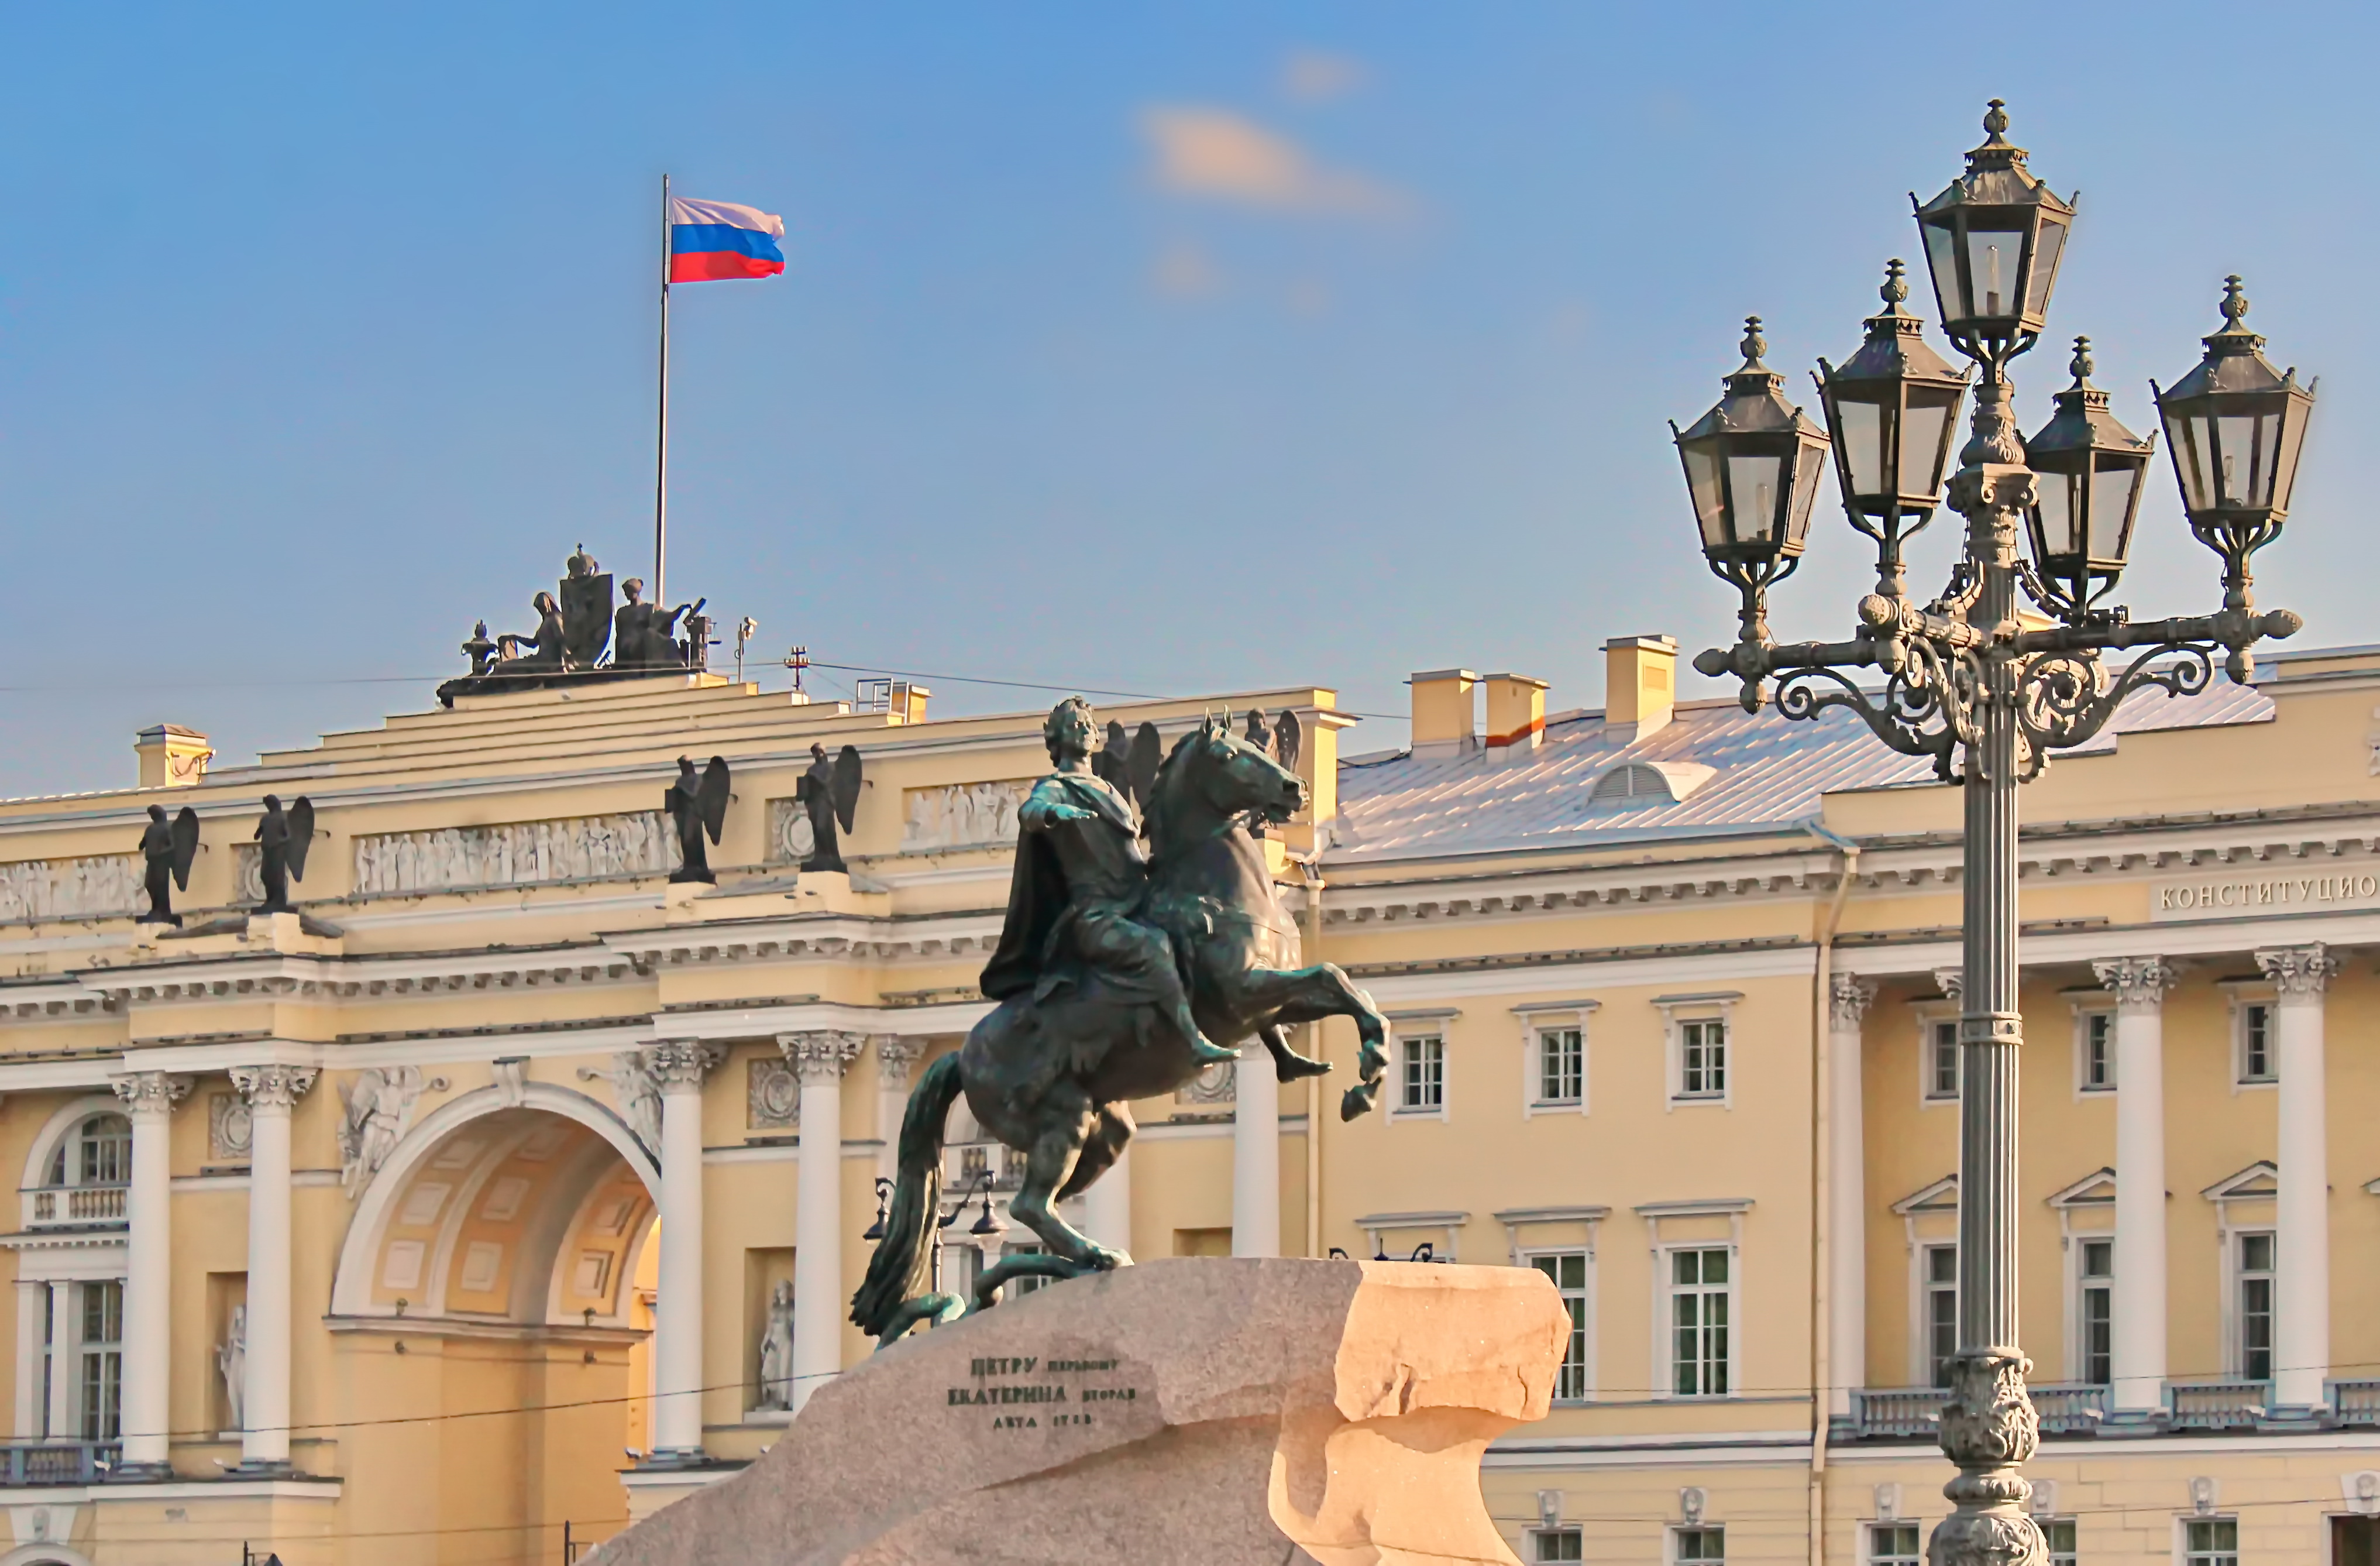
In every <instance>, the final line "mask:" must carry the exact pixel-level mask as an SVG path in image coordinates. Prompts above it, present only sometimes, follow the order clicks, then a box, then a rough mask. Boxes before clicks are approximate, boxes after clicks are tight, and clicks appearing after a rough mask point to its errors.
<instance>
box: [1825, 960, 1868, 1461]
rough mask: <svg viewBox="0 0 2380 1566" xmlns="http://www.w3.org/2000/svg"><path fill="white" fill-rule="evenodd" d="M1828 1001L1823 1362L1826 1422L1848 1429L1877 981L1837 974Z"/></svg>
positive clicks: (1859, 1328)
mask: <svg viewBox="0 0 2380 1566" xmlns="http://www.w3.org/2000/svg"><path fill="white" fill-rule="evenodd" d="M1827 1000H1828V1007H1827V1032H1828V1038H1827V1073H1828V1095H1827V1101H1828V1121H1829V1122H1830V1127H1831V1129H1830V1136H1831V1142H1830V1145H1829V1147H1828V1158H1827V1188H1828V1204H1827V1220H1828V1234H1829V1237H1830V1238H1831V1240H1832V1244H1831V1246H1830V1247H1829V1249H1828V1256H1827V1263H1828V1275H1827V1288H1828V1296H1829V1304H1830V1305H1831V1307H1832V1315H1831V1317H1830V1318H1829V1325H1828V1336H1827V1358H1828V1365H1829V1366H1832V1368H1833V1372H1834V1373H1833V1376H1832V1378H1831V1379H1832V1380H1833V1383H1834V1384H1833V1385H1832V1386H1830V1387H1828V1389H1827V1414H1828V1418H1830V1419H1836V1420H1845V1421H1847V1420H1849V1419H1850V1418H1851V1415H1852V1388H1854V1387H1859V1386H1864V1385H1865V1384H1866V1381H1867V1159H1866V1152H1867V1146H1866V1139H1865V1136H1864V1133H1863V1131H1862V1129H1861V1118H1862V1117H1861V1108H1862V1097H1861V1083H1860V1038H1861V1032H1860V1029H1861V1024H1862V1023H1863V1021H1864V1019H1865V1018H1866V1016H1867V1009H1868V1006H1869V1004H1870V1003H1871V1002H1874V1001H1875V1000H1876V981H1875V980H1874V979H1867V978H1862V977H1860V976H1859V975H1857V974H1850V973H1839V974H1836V975H1835V976H1834V980H1833V983H1832V984H1831V985H1830V986H1829V993H1828V997H1827Z"/></svg>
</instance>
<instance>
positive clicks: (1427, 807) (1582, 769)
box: [1330, 679, 2273, 862]
mask: <svg viewBox="0 0 2380 1566" xmlns="http://www.w3.org/2000/svg"><path fill="white" fill-rule="evenodd" d="M2272 716H2273V702H2272V698H2270V697H2268V696H2266V695H2265V693H2264V692H2262V691H2260V690H2257V689H2256V688H2254V687H2253V686H2234V685H2231V684H2229V683H2228V682H2226V681H2223V680H2220V679H2218V680H2217V681H2216V684H2215V685H2214V686H2211V687H2210V688H2209V689H2207V690H2206V691H2204V692H2203V693H2201V694H2199V695H2197V696H2194V697H2184V698H2172V697H2168V696H2167V695H2166V694H2165V693H2164V692H2163V691H2160V690H2144V691H2138V692H2135V693H2134V694H2133V695H2132V696H2131V698H2128V699H2126V701H2125V702H2124V704H2123V706H2122V707H2121V708H2119V710H2117V713H2116V717H2115V720H2114V721H2113V722H2110V723H2109V724H2108V725H2107V731H2106V732H2105V733H2103V734H2101V735H2100V736H2099V737H2098V738H2097V739H2096V740H2095V741H2094V742H2092V743H2091V744H2089V745H2085V746H2081V747H2075V748H2074V749H2072V750H2069V751H2062V752H2059V753H2058V754H2061V755H2090V754H2094V753H2105V752H2107V751H2108V750H2112V749H2113V748H2114V747H2115V745H2116V741H2117V738H2118V736H2119V735H2121V734H2142V733H2147V732H2150V731H2153V730H2158V729H2182V728H2214V727H2220V726H2224V725H2228V724H2232V723H2253V722H2270V721H2271V719H2272ZM1629 762H1645V763H1652V764H1655V765H1658V766H1672V765H1678V764H1683V765H1684V766H1686V767H1690V768H1693V767H1707V768H1710V769H1711V770H1712V771H1711V773H1710V775H1709V776H1708V777H1707V778H1706V779H1705V780H1704V781H1702V782H1701V783H1699V785H1698V786H1695V787H1694V788H1693V789H1692V790H1691V792H1689V793H1688V794H1687V795H1686V797H1684V798H1683V799H1670V798H1666V797H1663V796H1661V795H1658V794H1657V795H1649V796H1648V795H1641V794H1640V795H1636V796H1634V797H1629V798H1617V799H1602V800H1598V799H1597V798H1595V797H1594V795H1595V785H1596V783H1597V781H1598V780H1600V779H1602V778H1603V777H1604V776H1605V775H1606V774H1607V773H1609V771H1611V770H1612V769H1613V768H1615V767H1617V766H1620V765H1622V764H1624V763H1629ZM1682 775H1684V776H1688V777H1691V776H1692V774H1691V773H1686V774H1682ZM1933 781H1934V769H1933V763H1932V762H1931V761H1930V760H1927V759H1925V758H1921V757H1913V756H1903V755H1901V754H1900V752H1898V751H1896V750H1892V749H1890V748H1888V747H1887V746H1886V745H1885V744H1884V742H1883V741H1881V740H1879V739H1877V738H1876V736H1875V735H1874V734H1871V733H1869V731H1868V728H1867V725H1866V724H1865V723H1864V722H1861V721H1860V720H1859V718H1858V717H1857V716H1855V715H1854V714H1852V713H1851V712H1849V711H1846V710H1843V709H1840V708H1831V709H1828V710H1827V711H1825V712H1824V713H1822V714H1820V716H1818V717H1817V718H1815V719H1813V720H1810V721H1807V722H1789V721H1787V720H1786V719H1783V718H1781V717H1779V715H1778V714H1777V713H1776V712H1775V711H1774V710H1769V709H1767V708H1764V709H1763V710H1760V711H1758V712H1756V713H1747V712H1745V711H1744V710H1743V708H1742V707H1740V706H1738V705H1737V704H1736V703H1734V702H1732V701H1728V702H1713V703H1695V704H1692V705H1688V704H1681V705H1680V706H1679V707H1678V709H1677V711H1676V715H1675V717H1674V718H1673V720H1672V721H1671V722H1670V723H1669V724H1667V725H1666V726H1664V727H1663V728H1661V729H1659V730H1658V731H1656V732H1655V733H1654V734H1650V735H1648V736H1646V737H1645V738H1642V739H1637V738H1635V737H1634V725H1633V724H1621V725H1617V726H1616V732H1615V726H1614V725H1610V724H1608V723H1606V722H1605V721H1604V716H1603V714H1602V713H1600V712H1571V713H1563V714H1560V715H1558V716H1556V717H1554V718H1552V719H1550V720H1548V722H1547V724H1546V730H1545V736H1544V738H1543V740H1542V741H1541V742H1540V744H1539V745H1538V747H1537V749H1536V752H1535V753H1534V754H1533V755H1531V756H1529V757H1527V758H1526V759H1519V760H1491V759H1489V757H1488V754H1487V753H1486V752H1485V751H1482V750H1479V749H1472V750H1470V751H1469V752H1468V753H1467V754H1464V755H1461V756H1447V757H1435V758H1427V759H1420V758H1416V757H1415V756H1414V755H1413V754H1412V753H1411V752H1403V753H1399V754H1396V755H1393V756H1390V757H1389V758H1387V759H1381V760H1369V759H1351V760H1349V761H1346V762H1343V763H1342V765H1341V767H1340V769H1339V808H1340V819H1339V821H1338V823H1337V824H1336V826H1335V828H1334V830H1333V835H1332V847H1331V850H1330V857H1331V858H1333V859H1337V860H1340V861H1342V862H1344V861H1348V860H1366V859H1403V858H1411V857H1421V856H1436V855H1463V854H1480V853H1501V852H1511V851H1513V850H1523V849H1533V848H1539V849H1563V848H1581V847H1599V846H1603V845H1606V844H1626V843H1635V842H1655V841H1660V840H1663V839H1672V838H1684V837H1702V836H1710V835H1713V834H1720V833H1727V832H1765V831H1773V830H1775V829H1776V828H1778V827H1779V826H1788V825H1791V824H1794V823H1796V822H1800V821H1805V820H1810V819H1815V817H1816V816H1817V815H1818V813H1819V807H1820V801H1821V798H1822V796H1823V795H1828V794H1833V793H1840V792H1841V791H1843V790H1846V789H1860V788H1889V787H1895V786H1914V785H1922V784H1927V783H1932V782H1933Z"/></svg>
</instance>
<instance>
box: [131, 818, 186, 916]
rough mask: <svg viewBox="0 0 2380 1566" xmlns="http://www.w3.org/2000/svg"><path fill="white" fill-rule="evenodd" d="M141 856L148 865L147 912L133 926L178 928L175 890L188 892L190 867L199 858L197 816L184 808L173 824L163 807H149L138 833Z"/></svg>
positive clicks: (146, 883) (173, 820)
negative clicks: (145, 819)
mask: <svg viewBox="0 0 2380 1566" xmlns="http://www.w3.org/2000/svg"><path fill="white" fill-rule="evenodd" d="M140 856H141V857H142V858H143V859H145V860H146V861H148V867H149V869H148V880H147V881H146V882H145V883H144V884H145V885H146V887H147V889H148V892H149V911H148V912H147V913H145V914H143V915H141V916H140V918H138V919H137V920H135V921H134V922H135V923H137V924H144V925H178V924H180V923H181V922H182V916H181V915H179V914H177V913H176V912H174V893H175V892H176V890H180V891H183V892H188V891H189V890H190V863H191V861H192V860H194V859H196V858H197V857H198V856H199V813H198V812H197V811H196V810H193V809H191V808H190V807H188V806H187V805H185V806H183V807H182V808H181V809H180V810H179V811H178V812H176V815H175V817H174V819H172V820H170V821H169V820H167V819H165V807H164V806H163V805H152V806H151V807H149V824H148V825H147V826H146V827H144V828H142V829H141V832H140Z"/></svg>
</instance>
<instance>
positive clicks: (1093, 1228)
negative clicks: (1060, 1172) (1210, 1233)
mask: <svg viewBox="0 0 2380 1566" xmlns="http://www.w3.org/2000/svg"><path fill="white" fill-rule="evenodd" d="M1083 1227H1084V1231H1085V1232H1087V1233H1088V1234H1089V1235H1090V1237H1091V1238H1092V1239H1094V1240H1096V1241H1098V1242H1099V1244H1102V1245H1105V1246H1106V1247H1107V1248H1108V1249H1110V1250H1111V1251H1122V1252H1123V1253H1124V1254H1125V1255H1126V1256H1129V1255H1131V1254H1132V1149H1131V1148H1130V1147H1126V1148H1124V1150H1123V1153H1122V1154H1120V1155H1119V1156H1118V1157H1117V1159H1116V1161H1115V1162H1114V1163H1112V1164H1111V1165H1109V1166H1108V1171H1107V1172H1106V1173H1105V1174H1102V1175H1100V1176H1099V1180H1098V1182H1097V1183H1096V1184H1093V1185H1092V1186H1091V1188H1090V1189H1089V1190H1087V1191H1086V1192H1084V1193H1083ZM1233 1232H1234V1233H1237V1232H1238V1230H1237V1229H1236V1228H1234V1229H1233Z"/></svg>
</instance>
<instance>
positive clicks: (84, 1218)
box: [24, 1185, 125, 1223]
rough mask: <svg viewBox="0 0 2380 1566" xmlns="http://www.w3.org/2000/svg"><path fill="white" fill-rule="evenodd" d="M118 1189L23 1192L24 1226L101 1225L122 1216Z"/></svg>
mask: <svg viewBox="0 0 2380 1566" xmlns="http://www.w3.org/2000/svg"><path fill="white" fill-rule="evenodd" d="M124 1193H125V1187H123V1186H121V1185H54V1186H50V1187H47V1188H45V1189H42V1190H38V1191H27V1192H25V1193H24V1197H25V1221H26V1222H28V1223H105V1222H107V1221H109V1220H118V1219H121V1218H123V1216H124Z"/></svg>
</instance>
